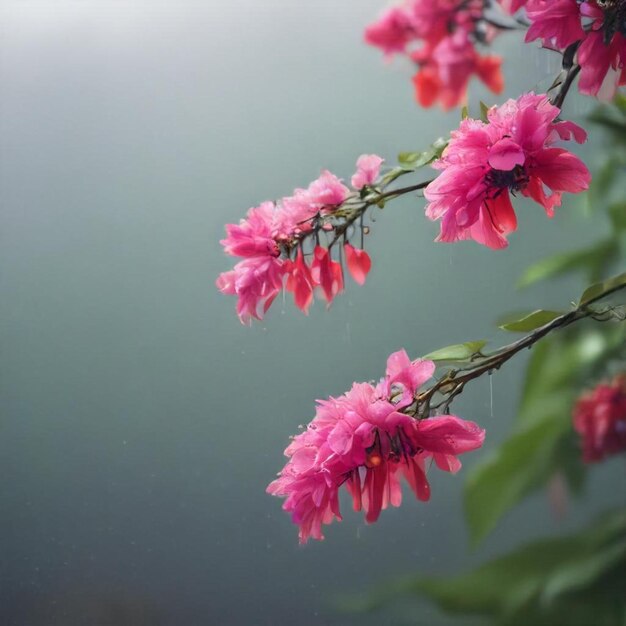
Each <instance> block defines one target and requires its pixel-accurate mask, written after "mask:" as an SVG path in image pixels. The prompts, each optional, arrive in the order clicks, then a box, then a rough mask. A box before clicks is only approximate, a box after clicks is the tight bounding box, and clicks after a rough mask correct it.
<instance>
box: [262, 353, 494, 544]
mask: <svg viewBox="0 0 626 626" xmlns="http://www.w3.org/2000/svg"><path fill="white" fill-rule="evenodd" d="M434 370H435V365H434V363H433V362H432V361H424V360H416V361H411V360H410V359H409V357H408V356H407V354H406V352H405V351H404V350H401V351H399V352H396V353H394V354H392V355H391V356H390V357H389V359H388V361H387V371H386V375H385V377H384V378H383V379H382V380H381V381H380V383H379V384H378V385H377V386H373V385H371V384H369V383H354V385H353V386H352V389H350V391H348V392H347V393H345V394H344V395H342V396H340V397H338V398H329V399H328V400H319V401H318V406H317V412H316V415H315V418H314V419H313V421H312V422H311V423H310V424H309V425H308V427H307V429H306V430H305V431H304V432H302V433H300V434H299V435H297V436H296V437H294V438H293V440H292V442H291V444H290V445H289V446H288V447H287V449H286V450H285V454H286V455H287V456H288V457H289V461H288V462H287V464H286V465H285V467H284V469H283V470H282V472H281V473H280V474H279V476H278V478H277V479H276V480H274V481H273V482H272V483H271V484H270V485H269V487H268V488H267V491H268V493H270V494H272V495H276V496H280V497H284V498H285V502H284V504H283V509H284V510H285V511H288V512H289V513H291V517H292V520H293V522H294V523H295V524H297V525H298V526H299V527H300V533H299V534H300V542H301V543H306V541H307V540H308V539H309V538H311V537H313V538H314V539H323V534H322V524H330V523H331V522H332V521H333V519H338V520H341V512H340V510H339V496H338V492H339V488H340V487H341V486H342V485H345V487H346V489H347V490H348V492H349V493H350V494H351V496H352V502H353V507H354V509H355V510H356V511H360V510H365V519H366V521H367V522H369V523H371V522H375V521H376V520H377V519H378V516H379V515H380V512H381V511H382V510H383V509H385V508H387V506H388V505H389V504H391V505H393V506H399V505H400V502H401V500H402V490H401V487H400V478H401V477H404V479H405V480H406V482H407V483H408V484H409V486H410V487H411V489H412V491H413V493H414V494H415V496H416V497H417V498H418V499H419V500H424V501H425V500H428V499H429V498H430V486H429V484H428V480H427V479H426V468H427V465H428V462H429V461H430V460H433V461H434V462H435V464H436V465H437V466H438V467H439V468H440V469H442V470H444V471H447V472H456V471H458V469H459V468H460V467H461V464H460V463H459V461H458V459H457V456H458V455H459V454H462V453H463V452H468V451H470V450H475V449H477V448H479V447H480V446H481V445H482V443H483V439H484V435H485V433H484V431H483V430H482V429H481V428H479V427H478V426H477V425H476V424H474V423H473V422H466V421H464V420H462V419H459V418H458V417H454V416H452V415H440V416H437V417H432V418H429V419H422V420H419V419H416V418H414V417H411V416H409V415H407V414H406V413H405V412H403V410H405V409H407V408H408V407H409V406H410V405H412V404H413V403H414V400H415V397H416V394H417V392H418V389H419V388H420V387H421V386H422V385H423V384H424V383H425V382H426V381H427V380H428V379H430V378H431V377H432V375H433V373H434Z"/></svg>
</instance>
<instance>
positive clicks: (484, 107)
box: [480, 100, 489, 122]
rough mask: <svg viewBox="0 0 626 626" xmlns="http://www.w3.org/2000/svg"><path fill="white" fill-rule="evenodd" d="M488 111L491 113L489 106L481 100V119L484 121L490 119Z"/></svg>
mask: <svg viewBox="0 0 626 626" xmlns="http://www.w3.org/2000/svg"><path fill="white" fill-rule="evenodd" d="M487 113H489V107H488V106H487V105H486V104H485V103H484V102H483V101H482V100H481V101H480V119H481V120H482V121H483V122H488V121H489V118H488V117H487Z"/></svg>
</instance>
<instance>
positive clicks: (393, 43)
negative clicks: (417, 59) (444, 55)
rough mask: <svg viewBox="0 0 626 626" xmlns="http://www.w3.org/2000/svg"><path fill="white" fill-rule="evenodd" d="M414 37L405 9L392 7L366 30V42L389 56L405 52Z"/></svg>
mask: <svg viewBox="0 0 626 626" xmlns="http://www.w3.org/2000/svg"><path fill="white" fill-rule="evenodd" d="M414 37H415V34H414V32H413V26H412V23H411V19H410V17H409V14H408V12H407V11H406V10H405V9H404V8H403V7H391V8H390V9H388V10H387V11H385V12H384V13H383V14H382V15H381V16H380V18H379V19H378V21H376V22H374V23H373V24H371V25H370V26H368V27H367V28H366V29H365V41H366V42H367V43H368V44H370V45H371V46H376V47H377V48H380V49H381V50H382V51H383V52H384V53H385V55H387V56H389V55H392V54H394V53H397V52H404V49H405V48H406V45H407V44H408V43H409V42H410V41H411V39H413V38H414Z"/></svg>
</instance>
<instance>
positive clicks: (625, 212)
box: [608, 201, 626, 230]
mask: <svg viewBox="0 0 626 626" xmlns="http://www.w3.org/2000/svg"><path fill="white" fill-rule="evenodd" d="M608 211H609V217H610V218H611V223H612V225H613V228H614V229H615V230H626V201H621V202H615V203H613V204H611V205H610V206H609V208H608Z"/></svg>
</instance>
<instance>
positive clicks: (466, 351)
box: [422, 340, 487, 362]
mask: <svg viewBox="0 0 626 626" xmlns="http://www.w3.org/2000/svg"><path fill="white" fill-rule="evenodd" d="M486 345H487V342H486V341H482V340H481V341H466V342H465V343H457V344H455V345H453V346H447V347H445V348H441V349H440V350H435V351H434V352H429V353H428V354H426V355H424V356H423V357H422V358H424V359H430V360H431V361H454V362H463V361H471V360H473V359H474V358H476V357H478V356H481V352H480V351H481V350H482V349H483V348H484V347H485V346H486Z"/></svg>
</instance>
